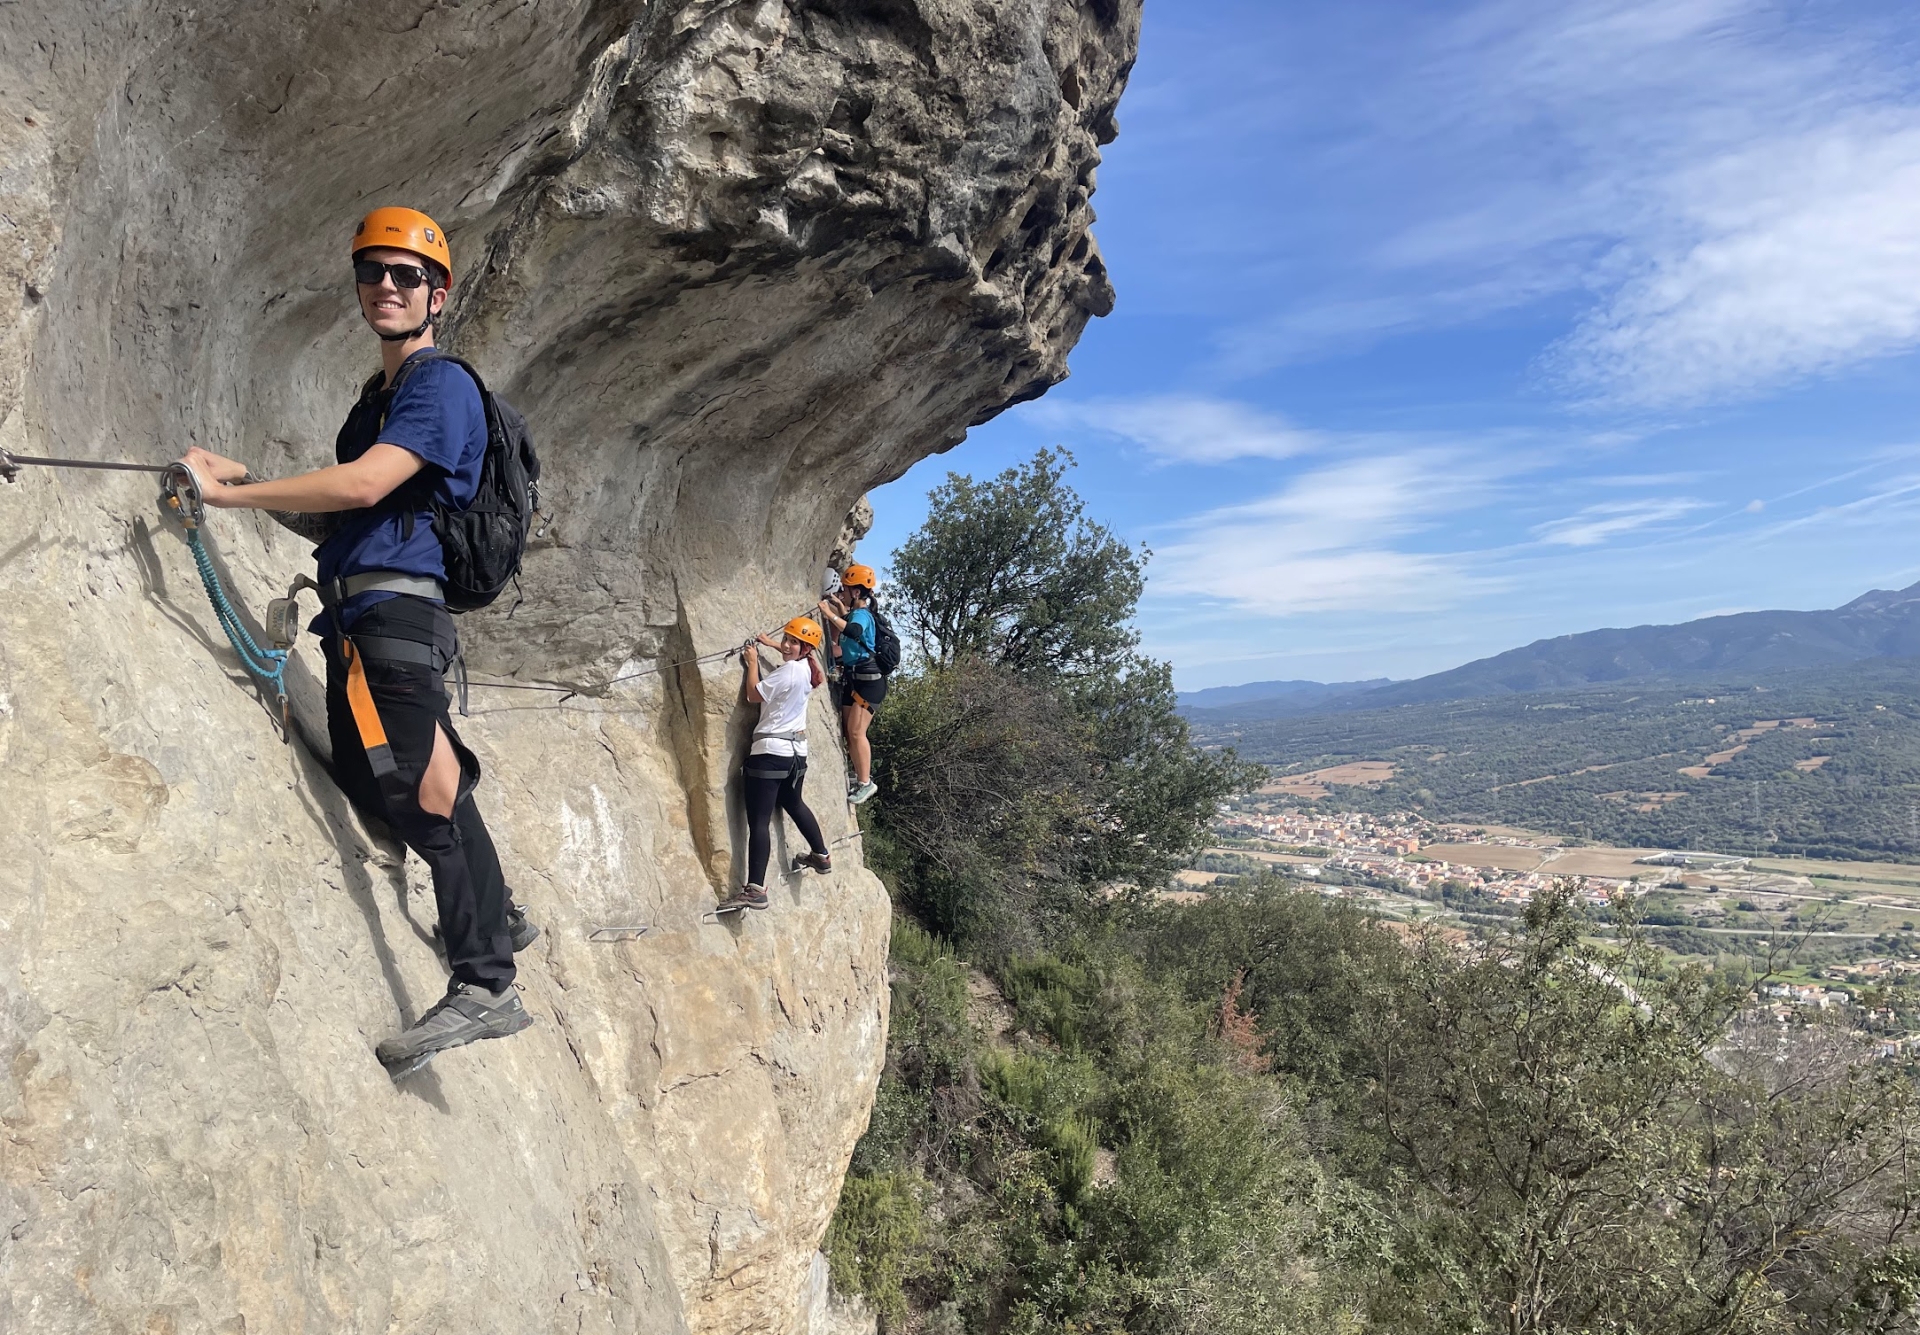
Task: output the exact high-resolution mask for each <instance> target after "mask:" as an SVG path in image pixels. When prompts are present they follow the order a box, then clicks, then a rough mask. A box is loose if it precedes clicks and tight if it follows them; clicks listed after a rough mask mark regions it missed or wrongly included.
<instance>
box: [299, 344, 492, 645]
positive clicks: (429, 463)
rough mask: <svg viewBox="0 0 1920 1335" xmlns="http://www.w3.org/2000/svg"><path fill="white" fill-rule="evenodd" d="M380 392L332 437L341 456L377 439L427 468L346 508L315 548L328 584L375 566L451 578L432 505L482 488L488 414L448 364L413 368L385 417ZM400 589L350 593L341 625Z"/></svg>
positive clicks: (469, 496)
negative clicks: (361, 506)
mask: <svg viewBox="0 0 1920 1335" xmlns="http://www.w3.org/2000/svg"><path fill="white" fill-rule="evenodd" d="M415 357H432V350H431V349H422V350H421V351H420V352H416V353H414V354H413V356H412V357H409V358H408V359H407V361H408V362H412V361H413V360H414V358H415ZM382 397H383V396H382V395H381V394H380V393H379V392H376V393H373V394H369V395H365V396H363V397H362V398H361V399H360V401H359V402H358V403H356V404H355V405H354V408H353V412H352V413H350V414H349V415H348V417H347V421H346V425H345V426H343V427H341V428H340V435H339V438H338V439H337V440H336V441H335V442H334V457H335V459H336V460H338V461H339V462H340V463H343V464H346V463H352V462H353V461H354V460H355V459H358V458H359V457H360V456H361V455H363V454H365V453H366V452H367V451H368V450H370V449H372V448H373V447H374V446H375V445H376V444H386V445H398V446H399V447H400V448H402V449H404V450H409V451H411V452H412V453H414V454H417V455H419V456H420V459H421V460H422V462H423V464H424V465H425V466H424V467H423V468H422V469H421V470H420V472H419V473H418V474H417V475H415V476H414V477H410V478H408V479H407V480H406V481H405V482H403V483H401V484H400V486H399V487H398V488H397V489H396V492H395V494H394V495H392V496H388V497H387V498H386V499H385V500H383V501H381V502H380V503H379V504H378V505H375V506H372V507H369V508H368V509H365V510H350V511H347V512H346V514H345V522H344V523H343V524H341V526H340V528H339V529H337V530H336V531H335V532H334V534H333V536H332V537H330V538H328V539H327V540H326V541H325V542H323V543H321V544H320V547H319V549H318V550H317V551H315V552H314V559H315V560H316V561H318V562H319V563H320V582H321V583H322V584H326V583H329V582H330V581H332V580H335V579H339V578H342V577H344V576H347V575H358V574H361V573H363V572H366V571H369V570H392V571H397V572H399V573H401V574H405V575H425V576H428V577H429V578H432V579H444V578H446V573H447V568H446V563H445V561H444V560H443V559H442V557H441V554H440V538H439V535H438V534H436V533H435V532H434V531H433V511H432V510H430V509H428V508H427V505H428V503H429V501H438V502H439V503H440V504H441V505H443V506H445V507H447V508H448V509H452V510H461V509H465V508H466V507H467V506H468V505H470V504H472V502H473V494H474V492H475V491H476V490H477V489H478V488H479V486H480V465H481V461H482V460H483V459H484V458H485V456H486V452H487V414H486V409H485V408H484V407H483V406H482V405H481V402H480V389H479V387H478V386H477V385H475V384H474V383H473V377H472V376H470V375H468V374H467V373H466V372H465V371H464V370H462V369H461V368H460V367H458V366H456V365H454V364H453V363H452V362H449V361H442V360H437V359H436V360H429V361H426V362H424V363H422V364H420V365H417V366H414V367H413V368H412V369H411V370H410V371H408V372H407V374H406V377H405V379H403V380H401V382H400V388H399V389H398V390H396V391H395V392H394V394H393V401H392V402H391V403H389V404H387V405H386V413H385V417H384V420H383V419H382V416H381V412H380V408H381V404H380V400H381V398H382ZM396 501H398V502H399V503H396ZM409 501H411V502H412V503H411V504H409V503H407V502H409ZM409 518H411V520H412V523H411V525H409V523H408V520H409ZM409 529H411V533H410V534H409ZM394 596H395V595H394V594H391V593H363V594H360V595H358V596H356V597H353V598H350V599H348V600H347V602H346V603H345V604H344V605H343V606H342V607H341V609H340V625H341V628H342V629H343V630H344V629H345V628H346V627H348V626H350V625H352V624H353V621H354V619H355V618H356V617H358V616H359V615H360V614H361V613H362V612H364V611H365V610H366V609H367V608H369V607H371V606H372V605H373V604H375V603H377V602H381V601H383V600H384V599H387V598H392V597H394ZM327 620H328V618H326V617H324V616H323V617H321V618H320V619H318V620H316V621H315V622H314V625H313V630H314V632H315V633H316V634H325V633H326V632H327V631H328V630H329V629H331V627H330V626H327V625H326V624H325V623H326V621H327Z"/></svg>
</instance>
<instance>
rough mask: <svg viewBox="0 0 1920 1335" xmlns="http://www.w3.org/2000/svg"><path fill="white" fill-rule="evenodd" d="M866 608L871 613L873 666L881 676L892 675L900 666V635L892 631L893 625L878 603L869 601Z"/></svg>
mask: <svg viewBox="0 0 1920 1335" xmlns="http://www.w3.org/2000/svg"><path fill="white" fill-rule="evenodd" d="M867 610H868V611H869V612H871V613H873V668H874V671H876V672H878V673H880V675H881V676H883V677H890V676H892V675H893V670H894V669H895V668H897V667H899V666H900V637H899V636H898V635H895V634H894V633H893V626H892V624H891V623H890V622H888V620H887V614H886V613H885V612H882V611H881V610H880V604H878V603H869V604H867Z"/></svg>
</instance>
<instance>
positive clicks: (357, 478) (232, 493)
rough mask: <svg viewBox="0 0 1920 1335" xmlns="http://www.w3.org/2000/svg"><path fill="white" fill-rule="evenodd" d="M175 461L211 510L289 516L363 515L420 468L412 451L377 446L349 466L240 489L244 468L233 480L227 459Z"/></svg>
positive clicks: (197, 454) (192, 454)
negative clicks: (286, 513)
mask: <svg viewBox="0 0 1920 1335" xmlns="http://www.w3.org/2000/svg"><path fill="white" fill-rule="evenodd" d="M181 462H183V463H185V464H186V465H187V467H189V468H191V469H193V470H194V473H195V475H196V476H197V477H198V479H199V482H200V495H201V498H202V499H203V500H205V501H206V503H207V504H208V505H209V506H212V507H213V508H214V509H217V510H218V509H229V510H234V509H245V510H285V511H291V512H293V513H295V514H325V513H330V512H332V511H335V510H364V509H366V508H368V507H369V506H373V505H378V504H379V503H380V502H381V501H383V500H385V499H386V498H387V496H388V495H389V494H391V493H392V491H393V490H394V488H396V487H398V486H399V485H400V484H401V483H402V482H405V481H406V480H407V479H408V478H410V477H412V476H413V475H414V474H415V473H418V472H419V471H420V470H421V469H422V468H424V467H425V466H426V464H425V461H424V460H422V459H421V458H420V456H419V455H417V454H415V453H414V452H413V451H412V450H407V449H402V448H401V447H400V446H398V445H388V444H384V443H382V444H379V445H375V446H374V447H373V448H372V449H370V450H368V451H367V452H366V453H365V454H363V455H361V456H360V457H359V458H358V459H355V460H354V461H353V462H352V463H347V464H334V465H333V466H332V467H330V468H316V469H315V470H314V471H313V472H311V473H301V474H300V475H298V476H297V477H282V478H274V479H273V480H271V481H268V482H255V483H252V484H250V485H245V486H243V485H241V484H240V477H243V476H245V475H246V469H245V468H244V467H242V468H241V469H240V474H239V476H233V475H232V465H233V461H232V460H231V459H222V458H220V456H218V455H216V454H211V453H209V452H207V451H205V450H200V449H194V450H189V451H188V452H187V457H186V458H185V459H183V460H182V461H181ZM223 475H225V476H223Z"/></svg>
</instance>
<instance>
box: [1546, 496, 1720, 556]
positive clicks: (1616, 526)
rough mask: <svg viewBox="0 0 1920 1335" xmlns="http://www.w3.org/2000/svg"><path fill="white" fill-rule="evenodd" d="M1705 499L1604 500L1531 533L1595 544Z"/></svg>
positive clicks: (1557, 541) (1562, 543) (1564, 543)
mask: <svg viewBox="0 0 1920 1335" xmlns="http://www.w3.org/2000/svg"><path fill="white" fill-rule="evenodd" d="M1705 505H1706V502H1704V501H1695V500H1688V499H1686V498H1684V497H1678V496H1673V497H1665V498H1661V497H1649V498H1647V499H1645V500H1637V501H1606V502H1603V503H1601V504H1599V505H1589V506H1588V507H1587V508H1586V509H1584V510H1582V511H1580V512H1579V513H1578V514H1573V515H1569V516H1567V517H1566V518H1565V519H1555V520H1552V521H1550V522H1548V523H1545V524H1540V525H1537V526H1535V528H1534V530H1533V533H1534V536H1535V537H1537V538H1539V539H1540V541H1542V542H1546V543H1552V544H1553V545H1555V546H1558V547H1597V546H1598V545H1599V544H1601V543H1603V542H1605V541H1606V540H1607V539H1609V538H1616V537H1618V536H1620V535H1621V534H1622V533H1631V532H1633V531H1634V530H1635V529H1642V528H1646V527H1648V526H1649V525H1651V524H1661V523H1665V522H1666V521H1667V520H1669V519H1678V518H1679V517H1680V516H1681V515H1685V514H1691V513H1692V512H1693V511H1695V510H1699V509H1703V508H1705Z"/></svg>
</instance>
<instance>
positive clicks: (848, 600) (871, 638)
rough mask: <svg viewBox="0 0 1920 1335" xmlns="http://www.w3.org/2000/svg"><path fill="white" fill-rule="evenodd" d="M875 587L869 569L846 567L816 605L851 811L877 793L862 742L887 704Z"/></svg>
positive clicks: (869, 748)
mask: <svg viewBox="0 0 1920 1335" xmlns="http://www.w3.org/2000/svg"><path fill="white" fill-rule="evenodd" d="M878 583H879V580H878V578H877V577H876V576H875V575H874V573H873V567H872V566H863V565H850V566H848V567H847V570H846V573H845V574H844V575H842V576H841V577H840V591H839V592H838V593H836V594H834V595H833V596H832V597H830V598H825V599H822V600H821V602H820V618H821V620H822V621H824V622H825V623H826V624H827V625H829V626H831V627H833V631H834V641H833V657H834V662H835V664H836V672H835V677H834V688H833V699H834V703H835V704H837V705H839V706H840V721H841V723H842V725H843V726H844V727H845V728H846V733H847V763H848V764H849V765H851V766H852V767H853V781H852V784H851V786H850V787H849V789H848V791H847V800H848V801H850V802H852V803H854V804H855V805H856V806H857V805H859V804H860V803H862V802H864V801H866V800H867V799H868V798H869V797H872V796H873V795H874V794H875V793H876V792H878V791H879V788H878V786H877V785H876V784H875V783H874V782H873V746H872V744H871V743H870V742H868V741H867V725H868V724H869V723H871V722H872V721H873V713H874V711H875V710H876V709H878V708H879V707H880V702H881V701H882V700H884V699H886V698H887V674H886V673H884V672H882V671H880V664H879V662H878V661H877V659H876V657H875V655H876V653H877V650H878V645H879V635H880V631H879V623H878V622H877V621H876V620H875V617H874V612H875V610H876V609H877V607H878V604H877V603H876V602H875V600H874V590H875V586H876V585H877V584H878Z"/></svg>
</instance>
